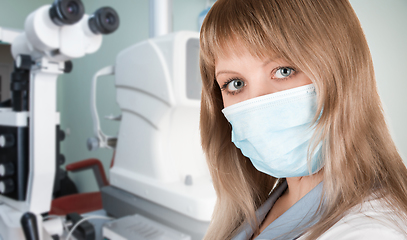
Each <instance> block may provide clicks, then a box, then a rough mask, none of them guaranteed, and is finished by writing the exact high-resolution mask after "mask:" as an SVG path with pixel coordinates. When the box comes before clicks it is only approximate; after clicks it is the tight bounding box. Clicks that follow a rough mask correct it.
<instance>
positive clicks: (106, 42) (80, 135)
mask: <svg viewBox="0 0 407 240" xmlns="http://www.w3.org/2000/svg"><path fill="white" fill-rule="evenodd" d="M83 2H84V5H85V9H86V12H87V13H91V12H93V11H95V10H96V9H98V8H99V7H102V6H111V7H113V8H114V9H115V10H116V11H117V12H118V14H119V16H120V22H121V23H120V27H119V29H118V30H117V31H116V32H114V33H112V34H111V35H107V36H104V39H103V44H102V47H101V48H100V49H99V51H98V52H96V53H94V54H92V55H89V56H86V57H84V58H81V59H76V60H74V61H73V63H74V70H73V72H72V73H70V74H67V75H64V76H63V78H62V79H61V81H60V82H59V89H58V94H59V99H58V100H59V107H60V111H61V119H62V121H61V126H62V128H63V129H65V130H68V131H67V132H69V135H68V136H67V138H66V140H65V141H64V142H63V143H62V152H63V153H64V154H65V157H66V159H67V162H68V163H70V162H75V161H78V160H81V159H85V158H91V157H92V158H93V157H96V158H99V159H100V160H101V161H102V162H103V164H104V166H105V169H106V170H107V169H109V165H110V162H111V158H112V154H113V151H112V150H109V149H99V150H96V151H92V152H89V151H88V150H87V148H86V140H87V138H88V137H91V136H93V123H92V120H91V114H90V102H89V101H90V100H89V99H90V96H89V94H90V86H91V79H92V76H93V74H94V73H95V72H96V71H97V70H98V69H100V68H102V67H104V66H107V65H111V64H114V62H115V56H116V55H117V54H118V53H119V52H120V51H121V50H123V49H125V48H127V47H129V46H131V45H133V44H136V43H138V42H140V41H142V40H145V39H147V38H148V34H149V28H148V27H149V26H148V18H149V15H148V12H149V1H148V0H137V1H135V0H120V1H108V0H99V1H83ZM205 3H206V0H173V28H174V29H173V30H174V31H179V30H190V31H198V26H197V18H198V15H199V12H200V11H202V10H203V9H204V7H205ZM97 93H98V94H97V96H98V101H97V106H98V111H99V116H100V117H101V127H102V129H103V131H104V132H105V133H106V134H108V135H111V136H115V135H116V134H117V131H118V127H119V122H112V121H109V120H104V119H103V117H104V116H106V115H110V114H113V115H119V114H120V110H119V108H118V106H117V104H116V95H115V88H114V79H113V77H104V78H101V80H100V81H99V85H98V88H97ZM70 176H71V177H72V178H73V179H74V180H75V182H76V183H77V184H78V183H79V184H78V188H79V189H80V191H91V190H95V189H96V188H97V187H96V181H95V180H94V178H93V176H92V174H91V172H90V171H88V172H83V173H75V174H71V175H70Z"/></svg>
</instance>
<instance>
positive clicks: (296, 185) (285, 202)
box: [252, 170, 324, 239]
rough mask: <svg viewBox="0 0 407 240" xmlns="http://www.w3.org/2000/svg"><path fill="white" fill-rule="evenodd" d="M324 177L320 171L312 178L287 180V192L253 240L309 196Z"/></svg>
mask: <svg viewBox="0 0 407 240" xmlns="http://www.w3.org/2000/svg"><path fill="white" fill-rule="evenodd" d="M323 176H324V175H323V170H320V171H319V172H317V173H315V174H313V175H311V176H306V177H292V178H287V179H286V180H287V185H288V188H287V190H286V191H285V192H284V193H283V195H282V196H281V197H280V198H279V199H277V201H276V202H275V203H274V206H273V207H272V208H271V210H270V212H269V213H268V214H267V216H266V217H265V219H264V221H263V223H262V224H261V225H260V229H259V231H258V232H256V233H255V234H254V235H253V237H252V239H255V238H256V237H257V236H258V235H259V234H260V233H261V232H262V231H263V230H264V229H266V228H267V226H268V225H269V224H270V223H272V222H273V221H274V220H276V219H277V218H278V217H280V216H281V215H282V214H283V213H284V212H286V211H287V210H288V209H289V208H291V207H292V206H293V205H294V204H295V203H296V202H298V201H299V200H300V199H301V198H302V197H304V196H305V195H307V193H309V192H310V191H311V190H312V189H313V188H314V187H316V186H317V185H318V184H319V183H320V182H321V181H322V180H323Z"/></svg>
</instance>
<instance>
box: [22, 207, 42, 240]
mask: <svg viewBox="0 0 407 240" xmlns="http://www.w3.org/2000/svg"><path fill="white" fill-rule="evenodd" d="M20 223H21V226H22V227H23V231H24V236H25V239H27V240H37V239H40V238H39V235H38V225H37V218H36V217H35V215H34V214H33V213H30V212H26V213H24V214H23V216H22V217H21V220H20Z"/></svg>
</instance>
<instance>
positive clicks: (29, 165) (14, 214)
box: [0, 0, 119, 240]
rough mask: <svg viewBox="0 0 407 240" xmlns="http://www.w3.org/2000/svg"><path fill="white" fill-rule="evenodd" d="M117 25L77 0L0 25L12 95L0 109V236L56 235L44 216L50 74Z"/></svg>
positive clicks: (51, 136) (48, 185)
mask: <svg viewBox="0 0 407 240" xmlns="http://www.w3.org/2000/svg"><path fill="white" fill-rule="evenodd" d="M118 26H119V16H118V14H117V12H116V11H115V10H114V9H112V8H110V7H102V8H100V9H98V10H97V11H96V12H95V13H94V14H92V15H90V16H89V15H87V14H85V10H84V6H83V3H82V2H81V1H80V0H55V1H54V2H53V3H52V5H45V6H42V7H40V8H38V9H37V10H35V11H33V12H32V13H30V14H29V15H28V17H27V18H26V20H25V25H24V31H16V30H11V29H6V28H0V41H2V42H7V43H10V44H11V51H12V56H13V58H14V60H15V61H14V71H13V72H12V75H11V84H10V88H11V89H10V90H11V93H12V97H11V99H10V100H9V101H6V102H3V103H2V104H1V107H0V202H1V203H2V204H0V239H3V240H8V239H24V236H25V238H26V239H56V236H57V235H60V234H61V232H62V228H63V223H62V220H59V219H55V220H46V219H45V218H43V215H44V214H46V213H47V212H48V211H49V210H50V206H51V200H52V192H53V187H54V184H53V183H54V182H55V181H54V179H55V176H56V173H57V171H58V169H59V164H60V163H59V161H60V159H61V155H60V153H59V147H58V146H59V140H60V139H61V138H60V137H59V136H61V133H60V130H59V121H60V120H59V113H58V112H57V111H56V94H57V92H56V81H57V77H58V76H59V75H61V74H64V73H68V72H70V71H71V69H72V62H71V61H70V60H72V59H75V58H80V57H83V56H85V55H86V54H91V53H94V52H96V51H97V50H98V49H99V48H100V46H101V44H102V35H103V34H109V33H111V32H114V31H115V30H116V29H117V28H118ZM55 221H56V222H55ZM59 221H60V222H59Z"/></svg>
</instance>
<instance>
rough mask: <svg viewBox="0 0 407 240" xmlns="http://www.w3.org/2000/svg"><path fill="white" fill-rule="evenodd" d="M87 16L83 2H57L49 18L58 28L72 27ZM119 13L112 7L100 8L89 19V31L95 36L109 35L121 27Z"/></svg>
mask: <svg viewBox="0 0 407 240" xmlns="http://www.w3.org/2000/svg"><path fill="white" fill-rule="evenodd" d="M84 14H85V7H84V6H83V3H82V1H81V0H55V1H54V2H53V4H52V6H51V8H50V10H49V16H50V18H51V20H52V22H53V23H54V24H56V25H57V26H63V25H72V24H75V23H77V22H79V21H80V20H81V19H82V17H83V15H84ZM119 24H120V20H119V15H118V14H117V12H116V11H115V10H114V9H113V8H111V7H102V8H99V9H98V10H97V11H96V12H95V13H94V14H93V15H92V16H90V17H89V20H88V26H89V29H90V30H91V31H92V32H93V33H95V34H109V33H112V32H114V31H116V29H117V28H118V27H119Z"/></svg>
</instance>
